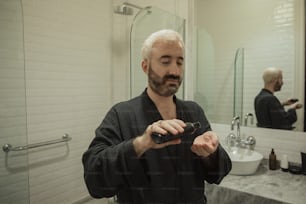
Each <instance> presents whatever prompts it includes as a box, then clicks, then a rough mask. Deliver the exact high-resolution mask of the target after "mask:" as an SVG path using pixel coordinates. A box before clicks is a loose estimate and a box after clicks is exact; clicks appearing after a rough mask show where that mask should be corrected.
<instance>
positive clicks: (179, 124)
mask: <svg viewBox="0 0 306 204" xmlns="http://www.w3.org/2000/svg"><path fill="white" fill-rule="evenodd" d="M185 126H186V124H185V123H184V122H183V121H182V120H178V119H172V120H159V121H156V122H154V123H153V124H151V125H149V126H148V127H147V129H146V130H145V132H144V133H143V134H142V135H141V136H138V137H136V138H135V139H134V141H133V145H134V149H135V152H136V154H137V156H138V157H140V156H141V155H142V154H143V153H144V152H146V151H147V150H149V149H160V148H164V147H166V146H168V145H176V144H180V143H181V139H176V140H171V141H168V142H165V143H163V144H156V143H155V142H154V141H153V140H152V138H151V134H152V133H153V132H156V133H160V134H163V135H165V134H167V133H170V134H172V135H177V134H180V133H183V132H184V127H185Z"/></svg>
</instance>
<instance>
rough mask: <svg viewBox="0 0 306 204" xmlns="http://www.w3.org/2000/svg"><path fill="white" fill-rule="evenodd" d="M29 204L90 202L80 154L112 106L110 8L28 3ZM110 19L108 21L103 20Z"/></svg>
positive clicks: (95, 1)
mask: <svg viewBox="0 0 306 204" xmlns="http://www.w3.org/2000/svg"><path fill="white" fill-rule="evenodd" d="M23 9H24V40H25V62H26V64H25V66H26V96H27V130H28V131H27V135H28V143H29V144H31V143H37V142H42V141H48V140H52V139H57V138H60V137H61V136H62V135H63V134H64V133H68V134H69V135H70V136H71V137H72V140H71V141H70V142H69V143H68V145H67V146H66V145H65V144H59V145H52V146H49V147H42V148H36V149H32V150H29V152H28V153H29V154H28V156H29V161H28V162H29V164H28V165H29V188H30V202H31V203H33V204H34V203H72V202H73V201H74V200H77V199H79V198H82V197H83V196H85V195H87V190H86V187H85V185H84V181H83V171H82V170H83V167H82V164H81V155H82V153H83V152H84V151H85V150H86V148H87V147H88V145H89V142H90V141H91V139H92V138H93V137H94V130H95V128H96V127H97V125H98V124H99V123H100V121H101V120H102V117H103V115H104V114H105V113H106V111H107V110H108V108H109V107H110V105H111V104H112V98H111V91H112V83H111V66H112V60H111V59H112V58H111V57H112V54H111V50H112V20H111V19H112V15H113V14H112V1H111V0H104V1H101V0H91V1H85V0H76V1H72V0H65V1H53V0H45V1H32V0H23ZM105 19H108V20H105Z"/></svg>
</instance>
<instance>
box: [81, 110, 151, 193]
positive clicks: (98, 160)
mask: <svg viewBox="0 0 306 204" xmlns="http://www.w3.org/2000/svg"><path fill="white" fill-rule="evenodd" d="M119 112H121V113H120V117H119ZM119 112H118V110H117V109H116V107H113V108H112V109H111V110H110V111H109V112H108V113H107V115H106V117H105V119H104V120H103V122H102V124H101V125H100V126H99V127H98V128H97V129H96V136H95V138H94V140H93V141H92V142H91V144H90V146H89V148H88V150H87V151H86V152H85V153H84V154H83V158H82V162H83V166H84V179H85V183H86V185H87V189H88V191H89V193H90V195H91V196H92V197H94V198H102V197H112V196H114V195H116V194H118V191H119V190H120V189H122V186H126V185H127V184H128V185H130V186H127V187H126V188H137V187H139V186H143V185H145V183H146V177H145V174H144V171H143V168H142V165H141V159H138V158H137V155H136V152H135V150H134V147H133V144H132V138H133V137H135V136H136V135H133V131H132V130H133V128H128V127H127V126H129V121H131V118H129V117H130V115H131V114H128V113H127V114H124V113H123V114H122V111H119ZM122 123H125V124H122ZM120 187H121V188H120Z"/></svg>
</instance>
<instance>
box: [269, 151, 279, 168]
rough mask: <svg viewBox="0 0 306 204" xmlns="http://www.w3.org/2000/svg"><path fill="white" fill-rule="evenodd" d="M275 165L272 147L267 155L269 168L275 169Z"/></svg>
mask: <svg viewBox="0 0 306 204" xmlns="http://www.w3.org/2000/svg"><path fill="white" fill-rule="evenodd" d="M276 167H277V160H276V154H275V152H274V149H273V148H272V150H271V153H270V155H269V169H270V170H276Z"/></svg>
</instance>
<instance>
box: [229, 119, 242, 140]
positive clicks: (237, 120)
mask: <svg viewBox="0 0 306 204" xmlns="http://www.w3.org/2000/svg"><path fill="white" fill-rule="evenodd" d="M235 124H236V125H237V135H236V140H237V141H238V142H239V141H240V140H241V138H240V117H239V116H235V117H233V119H232V123H231V130H234V126H235Z"/></svg>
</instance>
